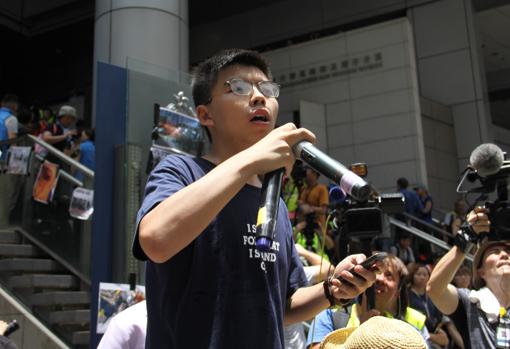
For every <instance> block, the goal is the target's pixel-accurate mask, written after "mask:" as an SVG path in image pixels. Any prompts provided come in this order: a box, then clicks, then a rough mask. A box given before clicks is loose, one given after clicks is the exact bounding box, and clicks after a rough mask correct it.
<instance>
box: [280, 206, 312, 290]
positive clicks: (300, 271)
mask: <svg viewBox="0 0 510 349" xmlns="http://www.w3.org/2000/svg"><path fill="white" fill-rule="evenodd" d="M281 204H282V203H280V205H281ZM287 229H288V231H289V244H290V246H289V251H290V257H289V279H288V284H287V298H289V297H290V296H291V295H292V294H293V293H294V292H296V290H297V289H298V288H300V287H304V286H308V280H307V278H306V274H305V270H304V268H303V263H302V262H301V259H300V258H299V254H298V252H297V250H296V246H295V245H294V238H293V237H292V226H291V225H290V221H289V220H287Z"/></svg>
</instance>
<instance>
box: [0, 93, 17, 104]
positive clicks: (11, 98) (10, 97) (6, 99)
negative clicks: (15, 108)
mask: <svg viewBox="0 0 510 349" xmlns="http://www.w3.org/2000/svg"><path fill="white" fill-rule="evenodd" d="M8 103H16V104H19V99H18V96H16V95H14V94H12V93H7V94H5V95H4V96H3V97H2V104H8Z"/></svg>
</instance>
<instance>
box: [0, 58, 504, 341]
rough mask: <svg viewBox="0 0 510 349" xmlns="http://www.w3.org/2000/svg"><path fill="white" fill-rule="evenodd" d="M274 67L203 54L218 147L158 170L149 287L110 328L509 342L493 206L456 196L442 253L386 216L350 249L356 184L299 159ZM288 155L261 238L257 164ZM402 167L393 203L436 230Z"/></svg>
mask: <svg viewBox="0 0 510 349" xmlns="http://www.w3.org/2000/svg"><path fill="white" fill-rule="evenodd" d="M271 79H272V76H271V71H270V69H269V66H268V64H267V62H266V61H265V60H264V58H263V57H262V56H261V55H260V54H258V53H257V52H254V51H248V50H239V49H231V50H224V51H222V52H220V53H218V54H217V55H215V56H213V57H211V58H209V59H207V60H206V61H204V62H202V63H201V64H200V65H198V66H197V67H196V69H195V72H194V74H193V82H192V90H193V98H194V102H195V105H196V115H197V118H198V119H199V121H200V123H201V124H202V126H204V127H206V128H207V130H208V133H209V134H210V136H211V147H210V149H209V152H208V153H207V154H206V155H204V156H203V157H201V158H198V157H189V156H183V155H170V156H167V157H166V158H164V159H163V160H162V161H161V162H160V163H159V164H158V165H157V166H156V167H155V169H154V170H153V171H152V172H151V174H150V175H149V178H148V181H147V184H146V190H145V195H144V199H143V202H142V204H141V207H140V210H139V212H138V215H137V218H136V231H135V234H134V242H133V254H134V256H135V257H136V258H138V259H139V260H142V261H146V292H147V294H146V297H147V298H146V302H145V303H142V305H140V306H139V307H137V308H134V309H132V310H131V311H130V312H128V313H123V314H122V313H121V314H122V318H120V317H119V318H118V321H114V322H113V323H116V324H117V325H116V326H114V327H112V329H111V330H110V331H107V332H106V334H105V336H104V337H103V341H104V342H103V343H109V344H108V345H109V347H115V345H118V347H122V346H123V345H125V344H118V343H121V340H122V341H129V337H130V336H129V335H127V336H125V335H119V332H123V331H126V330H129V331H134V332H136V333H137V335H136V337H137V339H136V343H138V345H141V344H140V343H144V346H145V347H146V348H159V347H162V346H164V347H166V348H183V347H192V348H234V347H236V348H237V347H243V348H255V347H256V348H275V349H276V348H305V347H308V348H319V347H321V348H327V347H328V346H327V345H328V343H332V342H334V341H336V340H338V338H340V337H341V338H342V339H341V340H340V341H341V342H342V345H343V347H345V348H366V346H362V345H359V343H361V342H363V340H368V338H372V337H371V336H372V335H375V334H377V335H380V338H384V335H386V338H385V339H381V340H380V341H379V342H378V341H377V340H375V341H374V342H373V346H371V347H372V348H378V347H381V346H380V345H386V347H388V344H387V343H388V342H386V340H389V341H392V343H393V344H392V346H391V347H396V348H398V347H405V346H406V343H410V342H406V341H407V340H409V341H412V342H413V344H412V345H411V344H409V346H407V348H427V347H428V348H482V347H483V348H510V316H509V315H508V311H507V310H508V308H509V307H510V279H509V278H510V243H507V242H506V241H494V240H492V241H489V240H488V239H487V237H486V236H487V235H486V233H488V232H489V231H491V229H490V228H491V226H490V222H489V219H488V215H487V214H488V212H487V210H486V209H484V208H476V209H474V210H472V211H470V212H469V213H467V212H465V211H466V205H465V203H463V202H461V201H458V202H456V203H455V209H454V211H452V212H451V213H449V214H448V215H447V216H446V217H445V219H444V221H443V223H442V228H443V230H441V231H444V234H443V235H442V236H441V237H442V238H443V239H445V240H446V241H448V242H450V243H451V244H452V248H451V249H450V250H449V251H447V252H446V254H437V255H434V254H433V253H431V247H430V244H425V245H424V244H418V243H417V242H413V241H412V240H413V238H412V237H411V236H410V235H409V234H408V233H407V232H406V231H405V230H403V229H396V230H391V229H390V228H389V225H388V224H386V225H385V224H382V228H381V234H380V235H381V236H377V237H376V238H375V239H373V243H371V244H370V249H369V250H368V251H369V252H368V253H366V255H363V254H359V253H356V254H354V251H355V249H354V248H352V249H351V250H348V255H346V256H345V255H342V254H341V253H339V252H338V251H339V250H340V249H339V247H340V246H339V242H340V241H342V240H341V239H340V238H339V235H338V234H339V232H340V231H341V227H342V224H345V220H344V216H343V215H344V214H345V212H346V207H348V206H346V205H347V204H346V202H347V201H346V200H347V197H346V195H345V193H343V192H342V190H341V189H340V188H339V187H337V186H331V187H329V188H328V186H326V185H323V184H321V183H320V174H319V173H318V172H316V171H315V170H314V169H312V168H306V167H301V166H294V162H295V159H294V156H293V152H292V146H293V145H294V144H296V143H297V142H299V141H302V140H307V141H310V142H314V140H315V136H314V135H313V134H312V133H311V132H310V131H309V130H306V129H303V128H296V126H295V125H293V124H286V125H283V126H280V127H275V125H276V118H277V114H278V102H277V97H278V95H279V86H278V85H277V84H276V83H274V82H273V81H272V80H271ZM11 102H12V101H11ZM72 110H74V109H72V108H71V107H62V108H61V109H60V111H59V113H58V115H57V120H56V122H55V123H57V124H58V126H57V127H60V128H59V129H58V131H57V130H53V129H52V128H53V127H55V126H53V125H52V124H49V125H48V126H47V127H46V128H45V129H44V130H42V131H40V132H39V134H40V135H41V138H42V139H44V140H46V141H47V142H49V143H52V144H55V145H57V144H61V142H64V141H65V140H67V139H68V138H69V137H71V138H72V137H73V136H75V135H76V132H75V131H73V130H72V129H71V127H70V125H71V124H72V121H73V120H75V119H76V114H75V112H74V116H73V112H72ZM4 113H5V111H4ZM7 113H10V114H9V115H13V114H14V113H13V112H12V110H11V111H10V112H7ZM2 115H3V114H0V116H1V118H0V120H8V119H9V117H10V116H9V115H7V116H2ZM12 124H13V122H12V120H10V121H8V122H4V125H5V126H4V129H5V132H4V130H3V129H0V131H1V132H2V133H1V134H2V135H4V136H2V137H4V138H5V137H7V138H10V137H11V136H12V133H13V132H12V130H13V128H12ZM89 137H90V136H89ZM83 143H86V140H85V141H84V142H83ZM65 149H66V148H65V147H64V150H65ZM281 167H284V168H285V171H286V173H287V175H288V176H287V181H286V183H285V185H284V190H283V192H282V198H283V201H284V202H285V203H286V205H280V207H279V211H278V219H277V221H276V222H275V227H276V232H277V234H276V235H275V237H274V241H272V244H271V245H270V248H269V250H268V251H261V250H259V249H257V247H256V244H255V234H256V227H257V225H258V223H259V222H260V220H263V219H264V214H263V213H262V214H261V213H260V211H259V202H260V187H261V185H262V180H261V176H262V175H263V174H265V173H268V172H270V171H272V170H276V169H279V168H281ZM396 183H397V189H398V191H399V192H400V193H401V194H402V196H403V197H404V198H405V206H404V212H405V213H406V214H405V215H404V214H397V215H396V216H395V217H396V218H397V219H401V220H404V221H406V223H408V224H412V225H415V226H417V227H419V228H420V229H422V230H424V231H428V232H429V233H437V229H431V230H429V228H430V227H432V226H433V225H434V224H437V223H436V221H435V220H434V219H433V217H432V212H433V200H432V197H431V195H430V194H429V193H428V191H427V189H426V187H425V186H423V185H419V184H418V185H415V186H414V187H413V189H410V188H409V182H408V181H407V180H406V179H405V178H399V179H398V180H397V181H396ZM349 244H350V243H349ZM475 244H478V248H477V250H476V252H475V255H474V262H473V264H472V268H469V267H468V266H467V265H465V264H464V263H465V259H466V256H467V254H468V253H469V252H471V251H474V250H473V247H474V245H475ZM352 245H353V246H355V242H354V241H352ZM349 247H351V246H349ZM363 247H365V250H366V247H367V246H363ZM381 252H382V253H386V254H381V255H380V256H381V260H379V261H377V262H374V263H372V264H370V265H368V264H367V265H365V266H363V265H362V263H363V262H364V261H365V260H366V258H367V255H369V254H371V253H381ZM121 314H119V315H117V316H120V315H121ZM130 314H131V315H130ZM133 314H135V315H133ZM310 321H311V323H310ZM304 323H310V325H309V328H308V329H307V330H306V331H305V326H304ZM133 324H138V325H136V326H133ZM296 324H297V325H296ZM369 325H370V326H373V327H369ZM377 326H379V327H380V328H384V327H385V326H388V327H387V328H395V331H394V332H391V335H388V333H384V331H376V330H375V328H377ZM134 328H136V331H135V330H134ZM367 328H369V329H368V330H367ZM372 328H374V331H371V330H370V329H372ZM409 330H410V331H411V332H409ZM305 332H307V333H306V336H307V339H306V340H305V339H304V338H305ZM404 333H406V334H405V335H404ZM140 337H141V338H142V339H140ZM112 338H114V339H115V338H117V339H119V340H118V341H117V342H116V343H117V344H113V343H114V341H110V340H112ZM123 343H125V342H123ZM381 348H382V347H381Z"/></svg>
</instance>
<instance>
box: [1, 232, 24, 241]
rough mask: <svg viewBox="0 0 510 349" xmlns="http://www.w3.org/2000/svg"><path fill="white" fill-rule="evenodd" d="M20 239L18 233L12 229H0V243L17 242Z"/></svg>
mask: <svg viewBox="0 0 510 349" xmlns="http://www.w3.org/2000/svg"><path fill="white" fill-rule="evenodd" d="M19 241H20V237H19V234H18V233H17V232H15V231H12V230H7V229H0V243H7V244H17V243H19Z"/></svg>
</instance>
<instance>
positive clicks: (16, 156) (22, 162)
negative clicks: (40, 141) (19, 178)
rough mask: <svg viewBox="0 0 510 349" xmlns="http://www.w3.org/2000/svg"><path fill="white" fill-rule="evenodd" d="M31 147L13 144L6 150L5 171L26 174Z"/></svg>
mask: <svg viewBox="0 0 510 349" xmlns="http://www.w3.org/2000/svg"><path fill="white" fill-rule="evenodd" d="M31 151H32V148H31V147H20V146H16V145H13V146H11V147H10V148H9V150H8V151H7V159H8V160H7V173H10V174H17V175H26V174H28V165H29V163H30V161H29V160H30V153H31Z"/></svg>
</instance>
